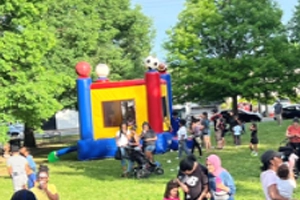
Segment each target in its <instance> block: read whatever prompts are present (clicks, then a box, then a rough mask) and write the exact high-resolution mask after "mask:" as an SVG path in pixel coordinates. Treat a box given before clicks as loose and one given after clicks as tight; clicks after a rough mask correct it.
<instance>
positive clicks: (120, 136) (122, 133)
mask: <svg viewBox="0 0 300 200" xmlns="http://www.w3.org/2000/svg"><path fill="white" fill-rule="evenodd" d="M129 135H130V131H129V130H128V125H127V123H126V122H123V123H122V124H121V125H120V130H119V131H118V132H117V133H116V143H117V147H119V148H120V151H121V156H122V159H121V165H122V168H123V174H122V176H126V175H127V171H128V170H127V169H129V167H126V159H125V158H124V157H125V156H126V150H125V147H126V146H127V145H128V143H129V140H128V137H129ZM127 165H129V162H128V163H127Z"/></svg>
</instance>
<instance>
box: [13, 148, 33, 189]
mask: <svg viewBox="0 0 300 200" xmlns="http://www.w3.org/2000/svg"><path fill="white" fill-rule="evenodd" d="M11 152H12V156H11V157H9V158H8V159H7V170H8V174H9V175H10V177H11V178H12V182H13V187H14V191H15V192H17V191H19V190H22V189H27V180H28V178H27V175H28V174H29V173H30V168H29V165H28V162H27V160H26V158H24V157H23V156H21V155H20V153H19V147H18V146H12V147H11Z"/></svg>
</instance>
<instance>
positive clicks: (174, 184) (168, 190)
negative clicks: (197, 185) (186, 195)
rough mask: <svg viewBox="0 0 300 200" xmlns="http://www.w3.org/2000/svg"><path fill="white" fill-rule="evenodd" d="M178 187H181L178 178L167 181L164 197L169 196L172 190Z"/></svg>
mask: <svg viewBox="0 0 300 200" xmlns="http://www.w3.org/2000/svg"><path fill="white" fill-rule="evenodd" d="M178 187H179V184H178V183H177V181H176V179H173V180H170V181H169V182H168V183H167V186H166V190H165V195H164V198H169V197H170V193H171V190H172V189H174V188H178ZM177 197H179V192H177Z"/></svg>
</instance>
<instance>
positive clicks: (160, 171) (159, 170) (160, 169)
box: [154, 167, 165, 175]
mask: <svg viewBox="0 0 300 200" xmlns="http://www.w3.org/2000/svg"><path fill="white" fill-rule="evenodd" d="M154 172H155V174H156V175H163V174H164V173H165V171H164V170H163V169H162V168H160V167H158V168H156V169H155V171H154Z"/></svg>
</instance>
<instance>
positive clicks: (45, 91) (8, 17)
mask: <svg viewBox="0 0 300 200" xmlns="http://www.w3.org/2000/svg"><path fill="white" fill-rule="evenodd" d="M46 11H47V7H46V6H45V4H43V3H42V2H41V1H37V0H12V1H1V2H0V13H1V15H2V17H1V22H0V34H1V36H0V52H1V54H0V65H1V68H0V76H1V78H0V88H1V93H0V98H1V102H0V108H1V111H2V112H1V113H0V121H6V122H7V121H14V120H21V121H23V122H24V123H25V141H24V143H25V145H26V146H29V147H35V146H36V144H35V140H34V137H33V131H32V130H33V129H34V128H39V127H40V125H41V122H42V121H43V120H44V119H47V118H49V117H50V116H52V115H53V114H54V113H55V112H56V111H58V110H59V109H61V108H62V106H61V104H60V103H59V102H58V101H57V100H56V99H55V98H54V97H55V96H57V95H59V94H60V93H62V92H63V91H64V89H63V87H61V85H63V76H62V74H60V73H59V72H57V71H55V70H53V69H51V68H50V67H47V68H46V66H45V65H42V60H43V57H44V56H45V55H46V53H47V52H48V51H49V50H51V48H52V47H53V46H54V44H55V37H54V35H53V34H52V33H51V32H50V31H49V29H48V27H47V25H46V23H45V21H43V20H42V18H41V16H42V15H43V14H44V13H45V12H46ZM46 69H47V70H46ZM1 134H6V133H3V132H2V133H1Z"/></svg>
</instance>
